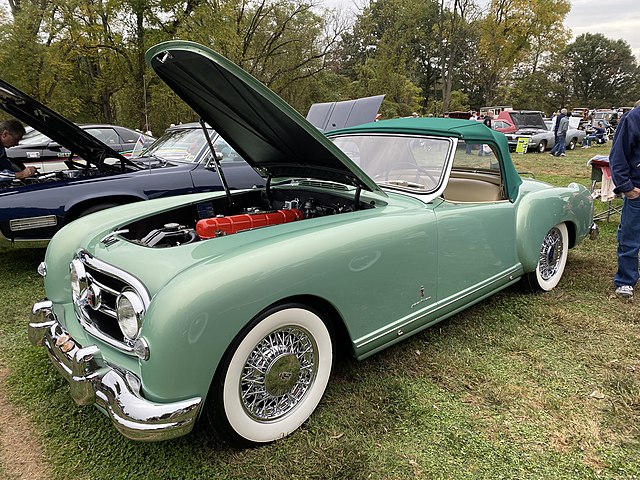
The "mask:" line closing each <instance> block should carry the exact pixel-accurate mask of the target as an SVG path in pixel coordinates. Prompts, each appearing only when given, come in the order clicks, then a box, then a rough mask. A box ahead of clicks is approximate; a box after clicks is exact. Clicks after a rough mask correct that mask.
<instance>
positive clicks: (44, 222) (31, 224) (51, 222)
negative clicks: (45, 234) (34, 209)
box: [9, 215, 58, 232]
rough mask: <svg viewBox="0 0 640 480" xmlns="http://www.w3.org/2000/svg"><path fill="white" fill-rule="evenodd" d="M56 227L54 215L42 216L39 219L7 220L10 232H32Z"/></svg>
mask: <svg viewBox="0 0 640 480" xmlns="http://www.w3.org/2000/svg"><path fill="white" fill-rule="evenodd" d="M56 225H58V217H56V216H55V215H43V216H41V217H27V218H14V219H13V220H9V228H10V229H11V231H12V232H19V231H21V230H32V229H34V228H45V227H55V226H56Z"/></svg>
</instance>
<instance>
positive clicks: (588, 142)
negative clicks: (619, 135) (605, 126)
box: [582, 135, 598, 147]
mask: <svg viewBox="0 0 640 480" xmlns="http://www.w3.org/2000/svg"><path fill="white" fill-rule="evenodd" d="M594 140H598V137H597V136H595V135H587V136H586V137H584V140H583V141H582V145H586V146H587V147H590V146H591V143H592V142H593V141H594Z"/></svg>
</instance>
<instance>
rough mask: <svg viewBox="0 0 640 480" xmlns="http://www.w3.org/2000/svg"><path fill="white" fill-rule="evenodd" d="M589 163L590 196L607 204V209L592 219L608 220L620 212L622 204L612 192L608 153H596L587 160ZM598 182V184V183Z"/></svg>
mask: <svg viewBox="0 0 640 480" xmlns="http://www.w3.org/2000/svg"><path fill="white" fill-rule="evenodd" d="M587 164H588V165H591V188H590V192H591V196H592V197H593V199H594V200H595V199H596V198H600V200H601V201H602V202H604V203H606V204H607V209H606V210H605V211H604V212H600V213H598V214H595V215H594V216H593V220H594V221H596V220H604V219H606V221H607V222H608V221H609V219H610V218H611V215H615V214H618V215H620V214H621V213H622V204H621V203H620V201H619V198H620V197H619V195H616V194H614V193H613V182H612V180H611V171H610V170H609V155H596V156H595V157H592V158H591V159H589V161H588V162H587ZM598 184H599V185H598Z"/></svg>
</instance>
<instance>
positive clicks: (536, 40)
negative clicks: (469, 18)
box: [479, 0, 571, 103]
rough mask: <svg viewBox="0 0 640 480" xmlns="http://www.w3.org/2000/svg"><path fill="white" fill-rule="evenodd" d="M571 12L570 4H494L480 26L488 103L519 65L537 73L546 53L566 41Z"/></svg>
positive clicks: (516, 0)
mask: <svg viewBox="0 0 640 480" xmlns="http://www.w3.org/2000/svg"><path fill="white" fill-rule="evenodd" d="M570 8H571V5H570V3H569V1H568V0H491V4H490V6H489V11H488V12H487V15H486V16H485V17H484V18H483V19H482V20H481V21H480V22H479V29H480V33H481V40H480V48H479V55H480V56H481V58H482V62H483V64H484V66H483V75H482V88H483V91H484V95H485V99H486V101H487V102H488V103H491V102H493V101H494V100H495V99H496V93H497V92H498V90H499V87H500V85H501V84H502V83H503V79H505V78H507V79H508V78H510V73H511V71H512V69H513V68H514V66H515V65H516V64H518V63H522V62H526V61H530V62H531V65H532V71H535V70H537V68H538V63H539V58H540V56H541V55H542V54H543V53H544V51H545V50H546V49H548V50H551V51H553V49H554V48H555V46H556V45H558V44H561V43H563V42H564V41H565V36H566V34H565V33H564V31H563V26H562V23H563V21H564V18H565V16H566V15H567V13H569V10H570ZM554 33H555V36H552V34H554ZM532 52H534V55H533V60H531V57H530V55H531V53H532Z"/></svg>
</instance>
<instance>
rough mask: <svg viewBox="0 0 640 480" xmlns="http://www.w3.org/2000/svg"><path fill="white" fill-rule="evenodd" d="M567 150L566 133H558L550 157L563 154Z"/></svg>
mask: <svg viewBox="0 0 640 480" xmlns="http://www.w3.org/2000/svg"><path fill="white" fill-rule="evenodd" d="M566 150H567V133H566V132H565V133H558V134H557V135H556V141H555V143H554V144H553V148H552V149H551V155H555V156H556V157H557V156H559V155H560V154H562V153H564V152H565V151H566Z"/></svg>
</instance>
